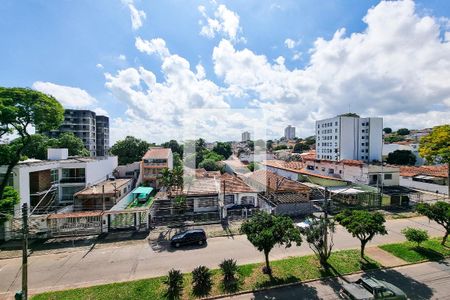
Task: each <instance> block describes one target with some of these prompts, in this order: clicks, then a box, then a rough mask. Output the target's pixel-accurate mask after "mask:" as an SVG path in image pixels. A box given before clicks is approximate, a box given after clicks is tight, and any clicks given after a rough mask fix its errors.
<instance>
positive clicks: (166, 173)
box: [159, 168, 174, 194]
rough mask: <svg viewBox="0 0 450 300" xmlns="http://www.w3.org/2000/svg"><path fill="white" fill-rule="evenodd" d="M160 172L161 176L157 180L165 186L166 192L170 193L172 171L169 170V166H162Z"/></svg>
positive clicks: (172, 183)
mask: <svg viewBox="0 0 450 300" xmlns="http://www.w3.org/2000/svg"><path fill="white" fill-rule="evenodd" d="M160 174H161V178H160V179H159V180H160V183H161V186H163V187H165V188H166V190H167V192H168V193H169V194H170V191H171V189H172V187H173V185H174V180H173V173H172V171H171V170H169V168H164V169H162V170H161V172H160Z"/></svg>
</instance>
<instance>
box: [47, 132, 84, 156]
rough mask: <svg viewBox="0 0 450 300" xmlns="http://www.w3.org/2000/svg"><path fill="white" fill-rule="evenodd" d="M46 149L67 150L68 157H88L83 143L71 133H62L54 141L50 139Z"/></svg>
mask: <svg viewBox="0 0 450 300" xmlns="http://www.w3.org/2000/svg"><path fill="white" fill-rule="evenodd" d="M48 147H53V148H67V149H68V150H69V155H70V156H89V151H88V150H87V149H86V147H85V146H84V143H83V141H82V140H81V139H80V138H79V137H77V136H76V135H74V134H73V133H72V132H64V133H62V134H61V135H60V136H59V137H58V138H56V139H50V140H49V143H48Z"/></svg>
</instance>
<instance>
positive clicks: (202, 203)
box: [198, 198, 217, 207]
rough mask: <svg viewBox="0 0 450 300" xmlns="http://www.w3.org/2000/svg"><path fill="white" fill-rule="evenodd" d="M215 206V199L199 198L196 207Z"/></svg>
mask: <svg viewBox="0 0 450 300" xmlns="http://www.w3.org/2000/svg"><path fill="white" fill-rule="evenodd" d="M211 206H217V198H199V199H198V207H211Z"/></svg>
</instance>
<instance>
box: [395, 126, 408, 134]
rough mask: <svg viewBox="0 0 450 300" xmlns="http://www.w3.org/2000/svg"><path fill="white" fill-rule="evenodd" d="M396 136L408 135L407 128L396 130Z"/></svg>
mask: <svg viewBox="0 0 450 300" xmlns="http://www.w3.org/2000/svg"><path fill="white" fill-rule="evenodd" d="M397 134H398V135H408V134H409V129H408V128H400V129H399V130H397Z"/></svg>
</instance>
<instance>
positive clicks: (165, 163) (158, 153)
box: [141, 147, 173, 188]
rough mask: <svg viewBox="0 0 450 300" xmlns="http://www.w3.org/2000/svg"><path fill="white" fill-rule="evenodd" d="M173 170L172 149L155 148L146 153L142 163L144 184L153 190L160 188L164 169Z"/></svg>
mask: <svg viewBox="0 0 450 300" xmlns="http://www.w3.org/2000/svg"><path fill="white" fill-rule="evenodd" d="M166 168H167V169H169V170H172V169H173V155H172V150H171V149H170V148H160V147H154V148H151V149H150V150H148V151H147V153H145V155H144V157H142V161H141V176H142V177H141V178H142V182H143V183H146V184H148V185H149V186H151V187H153V188H160V183H159V178H160V177H161V171H162V170H163V169H166Z"/></svg>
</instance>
